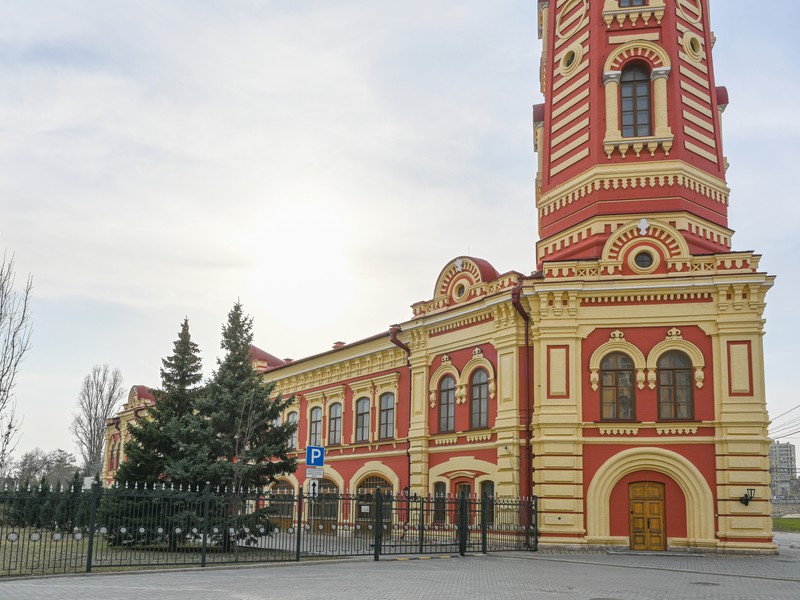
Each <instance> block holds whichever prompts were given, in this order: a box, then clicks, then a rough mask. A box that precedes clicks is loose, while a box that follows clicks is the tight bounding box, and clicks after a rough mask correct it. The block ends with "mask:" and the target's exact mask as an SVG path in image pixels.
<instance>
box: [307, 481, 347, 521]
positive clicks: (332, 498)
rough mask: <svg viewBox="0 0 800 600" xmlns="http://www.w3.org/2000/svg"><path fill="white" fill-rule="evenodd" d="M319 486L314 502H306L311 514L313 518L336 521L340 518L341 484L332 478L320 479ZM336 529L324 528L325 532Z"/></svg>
mask: <svg viewBox="0 0 800 600" xmlns="http://www.w3.org/2000/svg"><path fill="white" fill-rule="evenodd" d="M314 481H316V480H314ZM311 483H313V481H312V482H311ZM318 486H319V487H318V489H317V497H316V498H315V499H314V501H313V502H308V503H307V504H306V506H307V507H308V510H309V513H310V516H311V518H312V519H317V520H320V521H328V522H331V521H332V522H334V523H335V522H336V520H337V519H338V518H339V486H338V485H336V482H335V481H332V480H330V479H320V480H319V481H318ZM309 489H310V488H309ZM335 531H336V530H335V529H333V530H330V529H328V528H327V527H325V528H324V529H323V532H324V533H329V532H333V533H335Z"/></svg>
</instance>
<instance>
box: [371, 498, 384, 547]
mask: <svg viewBox="0 0 800 600" xmlns="http://www.w3.org/2000/svg"><path fill="white" fill-rule="evenodd" d="M382 525H383V492H382V491H381V488H378V489H377V490H375V524H374V526H375V548H374V552H373V557H372V558H373V560H380V557H381V533H382V532H383V527H382Z"/></svg>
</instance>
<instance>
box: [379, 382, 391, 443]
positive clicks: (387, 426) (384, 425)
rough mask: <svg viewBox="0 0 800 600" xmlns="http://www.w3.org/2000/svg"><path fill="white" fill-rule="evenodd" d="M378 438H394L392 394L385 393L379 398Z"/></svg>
mask: <svg viewBox="0 0 800 600" xmlns="http://www.w3.org/2000/svg"><path fill="white" fill-rule="evenodd" d="M380 407H381V408H380V410H381V413H380V427H379V432H378V433H379V436H380V439H382V440H387V439H390V438H393V437H394V394H392V393H391V392H386V393H385V394H381V398H380Z"/></svg>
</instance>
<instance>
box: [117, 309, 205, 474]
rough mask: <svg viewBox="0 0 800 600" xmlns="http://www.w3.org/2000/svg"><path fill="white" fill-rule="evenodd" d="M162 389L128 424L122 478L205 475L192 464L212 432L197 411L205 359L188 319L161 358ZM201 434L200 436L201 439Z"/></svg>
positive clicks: (157, 391) (154, 393) (119, 472)
mask: <svg viewBox="0 0 800 600" xmlns="http://www.w3.org/2000/svg"><path fill="white" fill-rule="evenodd" d="M161 363H162V368H161V389H160V390H153V395H154V397H155V399H156V402H155V404H154V405H153V406H151V407H150V408H149V409H148V411H147V415H146V416H145V417H144V418H142V419H140V420H139V421H138V422H137V423H134V424H131V425H130V426H129V431H130V435H131V438H130V439H129V440H128V441H126V442H125V454H126V461H125V462H123V463H122V464H121V465H120V466H119V468H118V469H117V474H116V479H117V481H118V482H120V483H129V484H133V483H138V484H153V483H155V482H171V483H179V484H181V483H184V484H190V483H196V482H197V481H200V480H203V479H202V476H201V475H200V474H199V473H197V472H196V471H194V470H192V469H191V468H187V463H188V464H189V465H190V466H191V465H194V464H195V463H196V462H197V461H196V458H195V456H193V454H194V453H195V452H197V450H198V446H200V447H202V446H204V444H203V443H202V442H200V439H202V438H203V437H205V435H207V434H206V433H205V432H204V431H203V429H204V427H203V423H202V422H201V420H200V419H199V418H198V416H197V410H196V404H197V401H198V399H199V397H200V395H201V394H202V392H203V389H202V386H201V385H200V382H201V380H202V377H203V375H202V363H201V360H200V355H199V349H198V347H197V344H195V343H194V342H193V341H192V338H191V335H190V334H189V320H188V319H184V321H183V324H182V325H181V331H180V333H179V334H178V339H177V340H176V341H175V343H174V348H173V353H172V355H171V356H169V357H167V358H164V359H162V361H161ZM199 438H200V439H199Z"/></svg>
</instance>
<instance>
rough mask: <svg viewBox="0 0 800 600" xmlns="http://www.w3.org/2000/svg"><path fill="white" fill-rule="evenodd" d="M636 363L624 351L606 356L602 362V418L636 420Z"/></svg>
mask: <svg viewBox="0 0 800 600" xmlns="http://www.w3.org/2000/svg"><path fill="white" fill-rule="evenodd" d="M634 381H635V379H634V364H633V361H632V360H631V359H630V357H629V356H628V355H626V354H623V353H622V352H614V353H613V354H609V355H608V356H606V357H604V358H603V360H602V362H601V363H600V403H601V415H600V416H601V419H603V420H604V421H605V420H610V421H616V420H623V421H627V420H634V419H635V418H636V396H635V393H634V389H635V388H634Z"/></svg>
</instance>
